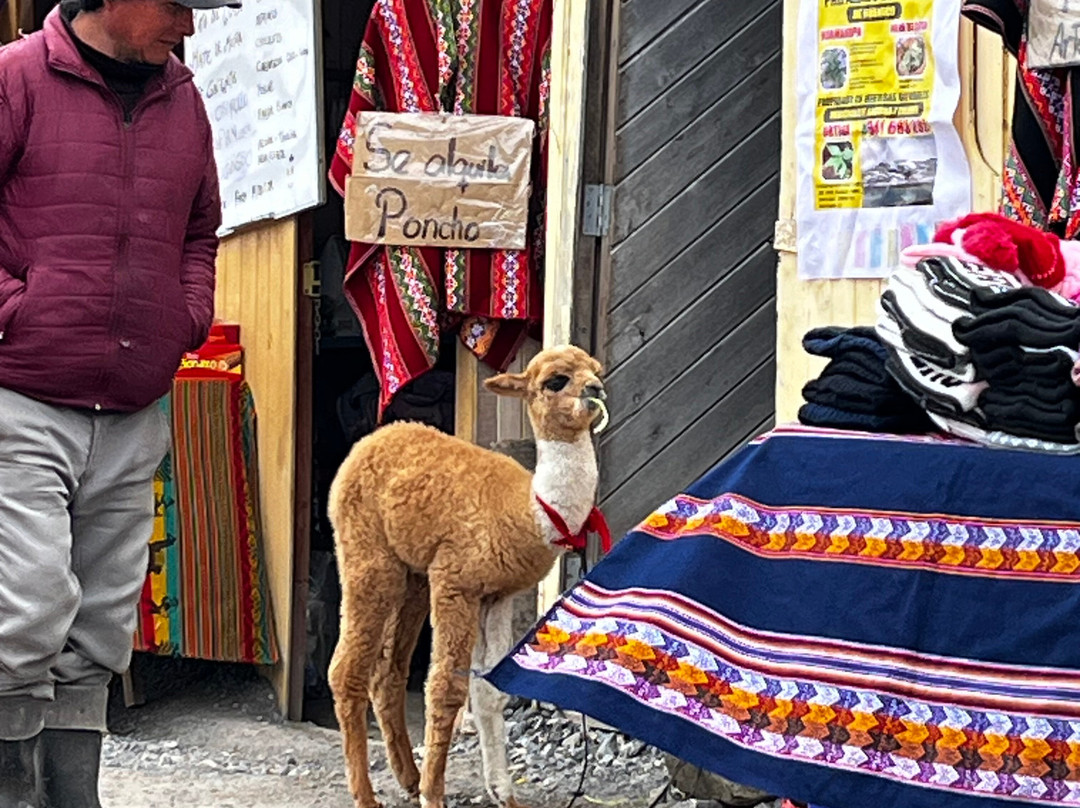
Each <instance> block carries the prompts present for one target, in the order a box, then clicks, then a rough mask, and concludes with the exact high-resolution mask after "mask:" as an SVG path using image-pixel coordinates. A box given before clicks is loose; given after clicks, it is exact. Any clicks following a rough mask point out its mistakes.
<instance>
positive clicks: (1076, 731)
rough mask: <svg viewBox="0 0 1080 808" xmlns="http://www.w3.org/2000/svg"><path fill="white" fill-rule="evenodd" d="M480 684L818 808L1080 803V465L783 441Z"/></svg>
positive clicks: (728, 474)
mask: <svg viewBox="0 0 1080 808" xmlns="http://www.w3.org/2000/svg"><path fill="white" fill-rule="evenodd" d="M489 678H490V679H491V680H492V681H493V682H494V683H495V684H496V685H497V686H498V687H500V688H501V689H503V690H505V691H507V692H510V693H513V694H516V695H520V696H524V697H527V698H534V699H539V700H543V701H547V702H551V703H554V704H556V705H559V706H561V707H564V708H567V709H573V710H579V711H582V712H585V713H588V714H589V715H592V716H593V717H595V718H597V719H599V720H600V721H603V722H604V723H607V724H609V725H612V726H614V727H616V728H618V729H620V730H622V731H624V732H626V733H627V734H629V735H633V736H636V737H638V738H640V739H642V740H644V741H646V742H648V743H650V744H653V745H655V746H657V747H659V748H661V749H663V750H665V751H667V752H670V753H671V754H673V755H676V756H678V757H679V758H682V759H683V760H686V761H689V762H690V763H693V764H695V765H698V766H701V767H703V768H705V769H709V770H711V771H715V772H717V773H718V774H721V775H723V776H724V777H727V778H730V779H732V780H734V781H736V782H739V783H743V784H746V785H749V786H753V787H756V788H760V789H762V790H764V791H767V792H769V793H771V794H779V795H782V796H785V797H790V798H793V799H797V800H802V801H806V802H810V803H813V804H815V805H823V806H829V808H869V807H871V806H872V807H873V808H877V807H878V806H881V808H886V807H887V808H893V807H894V806H895V807H896V808H953V806H956V808H965V807H970V808H979V807H980V806H981V807H982V808H986V806H992V805H1017V804H1030V805H1046V806H1067V805H1080V461H1077V460H1076V459H1075V458H1068V457H1053V456H1048V455H1042V454H1035V453H1027V452H1021V451H1011V450H1000V449H987V448H982V447H979V446H974V445H972V444H969V443H961V442H959V441H956V440H952V439H945V438H934V437H921V436H920V437H916V436H904V437H900V436H885V435H870V434H866V433H856V432H838V431H830V430H820V429H810V428H804V427H783V428H778V429H776V430H773V431H772V432H769V433H767V434H766V435H764V436H762V437H760V438H758V439H757V440H755V441H753V442H752V443H751V444H750V445H748V446H746V447H745V448H743V449H742V450H740V451H739V452H738V453H736V454H735V455H733V456H732V457H731V458H730V459H728V460H727V461H725V462H723V463H721V464H720V465H719V466H717V467H716V468H714V469H713V470H711V471H710V472H709V473H707V474H706V475H705V476H704V477H702V478H701V479H699V480H698V481H697V482H695V483H694V484H693V485H691V486H690V487H689V488H688V489H687V490H686V491H685V492H682V493H681V494H679V495H677V496H675V497H674V498H673V499H672V500H671V501H669V502H667V503H664V504H662V505H660V506H659V507H658V508H657V509H656V511H655V513H654V514H653V515H652V516H650V517H649V518H648V519H646V520H645V522H644V523H643V524H642V525H640V526H639V527H638V528H637V529H636V530H634V531H632V532H631V533H629V534H628V535H627V536H626V537H625V538H624V540H623V541H621V542H620V543H619V544H618V545H617V546H616V548H615V550H614V551H613V552H612V553H611V555H609V556H608V557H607V558H606V559H604V560H603V561H602V562H601V563H600V564H598V565H597V566H596V567H595V568H594V569H593V570H592V571H591V572H590V573H589V574H588V575H587V576H586V578H585V580H583V581H582V582H580V583H579V584H577V585H576V586H574V587H573V588H572V589H571V590H570V591H569V592H567V593H566V594H565V595H564V597H562V598H561V599H560V600H559V601H557V602H556V604H555V605H554V607H553V608H552V609H551V610H550V611H549V612H548V614H547V615H546V616H545V618H544V619H543V620H542V621H541V622H540V623H539V624H538V626H537V627H536V628H535V629H534V630H533V631H532V632H530V633H529V634H528V635H527V636H526V637H525V638H524V640H523V641H522V642H521V643H520V644H519V645H518V647H517V648H516V649H515V650H514V651H513V652H512V653H511V654H510V655H508V656H507V658H506V659H504V660H503V661H502V662H501V663H500V664H499V666H498V667H497V668H496V669H495V671H493V672H492V673H491V674H490V677H489Z"/></svg>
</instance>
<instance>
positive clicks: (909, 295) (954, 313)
mask: <svg viewBox="0 0 1080 808" xmlns="http://www.w3.org/2000/svg"><path fill="white" fill-rule="evenodd" d="M887 288H888V289H891V290H892V291H894V292H895V293H896V303H897V305H898V306H899V307H900V308H901V310H902V311H903V312H904V314H905V315H906V316H907V318H908V319H909V320H911V322H912V323H914V325H915V327H916V328H918V329H919V330H920V331H921V332H923V333H924V334H927V335H929V336H931V337H933V338H934V339H936V340H939V341H940V342H941V343H943V344H944V345H945V346H946V347H947V348H948V349H949V352H950V353H951V354H952V355H953V356H954V357H964V358H965V360H966V357H967V348H966V347H965V346H963V345H961V344H960V343H959V342H957V341H956V337H954V336H953V331H952V324H953V323H954V322H955V321H956V320H957V319H959V318H961V317H967V316H969V315H970V314H971V312H970V311H968V310H967V309H966V308H960V307H958V306H953V305H951V304H949V303H947V302H945V301H943V300H942V299H941V298H939V297H938V296H937V295H935V294H934V293H933V291H931V288H930V285H929V283H928V282H927V280H926V277H925V276H924V275H923V274H922V273H920V272H914V271H912V270H909V269H900V270H897V271H896V272H894V273H893V274H892V275H891V276H890V278H889V281H888V285H887ZM954 364H955V363H954Z"/></svg>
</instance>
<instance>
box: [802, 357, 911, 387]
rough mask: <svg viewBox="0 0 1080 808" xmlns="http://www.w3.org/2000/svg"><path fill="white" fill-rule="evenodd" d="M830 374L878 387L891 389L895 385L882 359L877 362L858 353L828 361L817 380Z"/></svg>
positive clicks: (875, 358)
mask: <svg viewBox="0 0 1080 808" xmlns="http://www.w3.org/2000/svg"><path fill="white" fill-rule="evenodd" d="M832 374H842V375H845V376H852V377H854V378H856V379H861V380H862V381H865V382H869V383H870V384H875V385H878V386H879V387H893V386H894V385H895V384H896V383H895V382H894V381H893V378H892V376H890V375H889V372H888V371H887V370H885V360H884V359H880V360H879V359H878V358H877V357H876V356H874V357H871V356H869V355H868V354H864V353H862V352H860V351H852V352H851V353H847V354H843V355H841V356H838V357H836V359H830V360H829V364H827V365H826V366H825V369H824V370H823V371H821V376H820V377H819V378H827V377H829V376H830V375H832Z"/></svg>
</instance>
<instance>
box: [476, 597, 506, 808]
mask: <svg viewBox="0 0 1080 808" xmlns="http://www.w3.org/2000/svg"><path fill="white" fill-rule="evenodd" d="M513 616H514V599H513V598H512V597H505V598H502V599H501V600H497V601H495V602H493V603H490V604H486V605H485V606H484V608H483V609H482V611H481V618H480V633H479V635H478V636H477V639H476V649H475V650H474V651H473V675H472V678H471V681H470V687H469V694H470V697H471V698H470V704H471V706H472V710H473V716H474V717H475V719H476V728H477V731H478V732H479V735H480V753H481V755H482V756H483V761H484V783H485V785H486V786H487V792H488V796H489V797H491V799H492V800H494V801H495V802H496V803H497V804H499V805H506V806H512V805H516V802H515V800H514V789H513V786H512V785H511V780H510V769H509V767H508V766H507V763H506V722H505V719H504V718H503V710H504V709H505V707H506V702H507V700H508V697H507V696H506V694H505V693H502V692H500V691H499V690H497V689H496V688H495V687H494V686H493V685H491V683H489V682H488V681H486V680H485V679H481V678H480V676H479V675H478V672H479V671H482V672H484V673H486V672H488V671H489V670H491V669H492V668H494V667H495V665H497V664H498V663H499V661H500V660H501V659H502V658H503V656H505V655H506V653H507V652H508V651H509V650H510V648H511V647H512V646H513V643H514V638H513Z"/></svg>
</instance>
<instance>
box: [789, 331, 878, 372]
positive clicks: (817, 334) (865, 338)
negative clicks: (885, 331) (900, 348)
mask: <svg viewBox="0 0 1080 808" xmlns="http://www.w3.org/2000/svg"><path fill="white" fill-rule="evenodd" d="M803 348H805V349H806V352H807V353H809V354H813V355H814V356H825V357H828V358H829V359H838V358H841V357H851V356H856V355H863V356H866V357H868V358H871V359H872V358H877V359H878V360H880V361H881V362H882V363H884V362H885V358H886V353H885V347H884V346H883V345H882V344H881V338H880V337H879V336H878V335H877V331H875V330H874V329H873V328H871V327H869V326H855V327H854V328H844V327H843V326H838V325H829V326H823V327H821V328H812V329H810V330H809V331H807V332H806V335H805V336H804V337H803Z"/></svg>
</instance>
